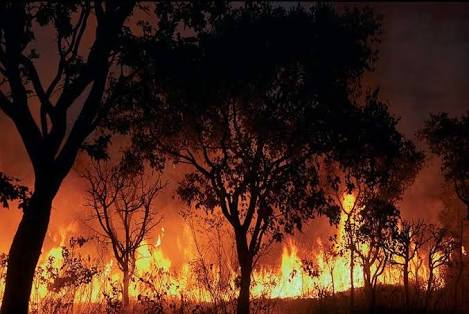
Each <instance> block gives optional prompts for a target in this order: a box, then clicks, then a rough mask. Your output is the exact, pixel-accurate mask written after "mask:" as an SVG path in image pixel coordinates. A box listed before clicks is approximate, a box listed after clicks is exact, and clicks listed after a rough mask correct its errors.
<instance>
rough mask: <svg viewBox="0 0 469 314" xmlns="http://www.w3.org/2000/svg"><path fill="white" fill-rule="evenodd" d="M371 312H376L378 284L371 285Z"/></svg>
mask: <svg viewBox="0 0 469 314" xmlns="http://www.w3.org/2000/svg"><path fill="white" fill-rule="evenodd" d="M370 292H371V299H370V313H374V312H375V308H376V285H374V286H372V287H371V291H370Z"/></svg>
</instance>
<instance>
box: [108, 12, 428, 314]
mask: <svg viewBox="0 0 469 314" xmlns="http://www.w3.org/2000/svg"><path fill="white" fill-rule="evenodd" d="M220 10H221V11H216V12H215V13H214V12H212V13H211V14H208V15H207V16H205V19H203V20H202V21H206V23H202V22H201V23H200V24H201V26H200V31H199V32H198V33H197V34H196V35H195V36H192V35H187V36H180V37H177V38H175V39H174V38H173V40H174V43H173V44H171V45H167V46H164V47H163V46H162V45H161V44H160V43H158V36H156V35H152V31H151V29H149V30H148V36H147V40H146V41H143V42H142V41H139V42H135V43H134V44H135V46H134V47H133V48H132V49H129V56H128V57H127V62H129V64H130V65H131V66H132V67H134V68H136V69H139V71H140V73H141V75H140V76H139V77H141V78H144V80H140V82H136V83H135V86H139V88H140V90H141V94H140V95H141V97H136V98H132V99H130V101H129V99H125V101H121V102H120V105H121V106H120V107H118V109H117V110H116V114H115V115H113V116H111V117H112V119H111V120H110V121H109V124H108V127H109V128H110V129H112V130H118V131H120V132H124V133H126V134H131V135H132V137H133V147H132V153H134V154H136V155H138V156H140V157H141V158H142V159H148V160H149V161H150V162H152V163H153V164H155V165H161V161H162V160H163V158H164V157H167V158H170V159H172V160H173V161H174V162H179V163H184V164H188V165H190V166H191V167H192V169H193V171H192V172H190V173H189V174H187V175H186V176H185V179H184V180H183V181H182V182H181V183H180V186H179V189H178V194H179V196H180V197H181V198H182V199H183V200H184V201H186V202H187V203H188V205H189V206H193V207H195V208H197V209H203V210H206V211H208V212H211V211H214V210H220V212H221V213H222V214H223V215H224V217H225V218H226V220H227V221H228V222H229V224H230V225H231V226H232V228H233V232H234V235H235V240H236V249H237V257H238V262H239V267H240V276H239V286H240V292H239V297H238V305H237V306H238V313H248V312H249V310H250V309H249V297H250V284H251V273H252V271H253V268H254V266H255V262H256V260H257V258H258V254H259V252H260V251H261V250H262V248H263V247H264V246H265V245H268V244H270V243H271V242H272V241H274V240H280V239H282V235H283V234H284V233H291V232H293V231H294V229H295V228H298V229H300V228H301V226H302V224H303V223H304V221H306V220H307V219H310V218H313V217H315V216H316V215H319V214H325V215H327V216H329V217H330V218H331V219H332V220H336V219H337V214H338V207H337V204H335V202H334V200H333V197H332V195H329V194H327V193H326V191H325V189H324V186H326V182H329V181H334V182H336V185H335V187H337V181H336V180H334V179H333V177H335V174H333V173H325V172H324V171H322V170H321V169H322V166H324V165H325V164H326V163H337V164H338V165H340V166H339V167H340V168H341V169H348V168H350V167H354V168H355V169H356V171H357V173H358V174H359V176H360V179H362V180H364V182H367V183H370V184H371V183H372V182H374V181H379V182H382V181H384V180H387V181H390V182H391V183H392V182H393V181H392V180H393V179H394V177H392V176H390V175H389V173H388V170H387V168H386V167H389V166H391V165H395V166H394V168H397V169H400V170H403V169H404V168H405V167H406V166H408V165H409V164H408V163H405V162H404V163H402V164H396V160H397V158H398V157H402V152H403V151H406V150H407V151H410V152H411V154H414V155H418V153H416V152H415V148H414V147H413V145H412V144H411V143H410V142H408V141H406V140H405V139H404V138H403V137H402V135H401V134H399V133H398V132H397V131H396V123H397V120H396V119H395V118H393V117H391V116H390V115H389V112H388V111H387V107H386V106H385V105H384V104H383V103H381V102H380V101H379V99H378V91H375V92H374V93H371V94H369V95H368V96H367V97H364V98H365V99H364V104H363V105H362V106H358V104H359V103H360V101H359V98H358V97H357V96H358V95H359V91H360V78H361V75H362V74H363V73H364V71H366V70H368V69H370V68H371V66H372V63H373V61H374V60H375V57H376V51H375V48H374V47H373V43H374V42H375V41H376V40H377V36H378V35H379V31H380V24H379V22H378V21H377V19H376V17H375V16H374V15H373V14H372V12H370V11H369V10H352V11H347V12H345V13H341V14H339V13H337V12H335V11H334V10H333V9H331V7H329V6H324V5H317V6H312V8H311V9H308V10H307V9H304V8H301V7H297V8H294V9H291V10H285V9H283V8H274V7H272V6H270V5H268V4H261V5H254V4H246V6H242V7H240V8H226V7H225V8H223V9H220ZM220 12H222V13H223V14H222V13H220ZM220 16H223V18H222V19H221V18H220ZM199 22H200V21H199ZM340 51H347V52H348V53H346V54H342V53H341V52H340ZM142 52H144V53H142ZM161 54H163V55H170V56H172V58H173V59H172V60H171V59H170V58H168V59H165V61H166V62H165V63H162V62H161V60H162V59H160V58H158V56H159V55H161ZM135 56H138V58H137V57H135ZM142 95H143V96H142ZM142 104H146V105H145V106H144V108H145V109H143V110H136V108H137V106H141V105H142ZM129 117H131V118H130V119H132V120H133V123H129V122H128V121H129ZM162 117H164V119H163V120H162V119H161V118H162ZM418 156H420V155H418ZM414 166H415V165H414ZM405 170H406V171H407V170H409V169H407V168H405ZM411 170H412V169H411ZM416 170H418V166H415V171H416ZM415 171H414V170H412V171H410V172H409V173H410V174H411V175H412V174H414V173H415ZM390 186H391V187H393V188H401V186H400V185H399V186H396V185H392V184H390Z"/></svg>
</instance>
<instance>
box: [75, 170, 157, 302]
mask: <svg viewBox="0 0 469 314" xmlns="http://www.w3.org/2000/svg"><path fill="white" fill-rule="evenodd" d="M127 168H128V167H125V166H123V165H122V164H119V165H114V166H113V165H111V164H110V163H109V162H94V163H93V164H92V167H91V169H89V170H86V171H85V172H84V174H83V177H84V178H85V179H86V181H87V182H88V196H89V200H88V204H87V206H88V207H90V208H92V209H93V210H94V212H95V217H94V218H95V219H96V220H97V221H98V223H99V227H100V229H101V232H99V234H100V235H101V236H103V237H104V238H105V239H106V240H107V241H109V242H110V245H111V248H112V252H113V254H114V258H115V259H116V261H117V265H118V266H119V269H120V270H121V271H122V274H123V279H122V287H123V289H122V304H123V307H124V308H127V306H128V305H129V283H130V280H131V278H132V276H133V275H134V271H135V261H136V255H135V254H136V252H137V250H138V248H139V247H140V246H141V245H142V242H143V240H145V239H146V238H147V237H148V236H149V234H150V232H151V230H152V229H153V228H154V227H155V226H156V225H157V224H158V223H159V222H160V220H155V209H154V208H153V202H154V198H155V197H156V195H157V193H158V192H159V191H160V190H161V188H162V185H161V181H160V179H159V178H157V179H156V181H154V182H152V183H148V180H151V179H152V178H150V179H148V178H145V173H144V172H143V170H140V171H129V169H127Z"/></svg>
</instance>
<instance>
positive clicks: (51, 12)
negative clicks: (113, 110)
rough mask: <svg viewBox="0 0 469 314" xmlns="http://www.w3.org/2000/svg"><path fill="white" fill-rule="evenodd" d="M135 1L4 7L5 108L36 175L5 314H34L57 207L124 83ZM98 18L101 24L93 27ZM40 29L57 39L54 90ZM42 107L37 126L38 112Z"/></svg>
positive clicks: (0, 28) (0, 41)
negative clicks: (39, 47)
mask: <svg viewBox="0 0 469 314" xmlns="http://www.w3.org/2000/svg"><path fill="white" fill-rule="evenodd" d="M134 2H135V1H119V2H116V1H106V2H90V1H82V2H67V3H63V2H51V3H29V2H28V3H27V2H25V1H3V2H2V3H1V4H0V84H1V86H0V87H1V92H0V109H1V110H2V111H3V113H4V114H6V115H7V116H8V117H9V118H10V119H11V120H12V121H13V122H14V124H15V126H16V128H17V130H18V132H19V134H20V136H21V139H22V141H23V144H24V146H25V148H26V151H27V153H28V156H29V158H30V160H31V163H32V166H33V170H34V189H33V192H32V195H31V198H30V200H29V202H28V204H27V206H25V208H24V210H23V217H22V219H21V222H20V224H19V226H18V229H17V232H16V234H15V237H14V240H13V243H12V246H11V248H10V252H9V262H8V265H9V267H8V271H7V278H6V286H5V294H4V298H3V302H2V313H26V312H27V309H28V300H29V295H30V292H31V284H32V279H33V275H34V269H35V267H36V264H37V261H38V258H39V255H40V253H41V248H42V244H43V241H44V237H45V234H46V231H47V227H48V224H49V217H50V211H51V206H52V201H53V199H54V197H55V195H56V194H57V191H58V190H59V187H60V185H61V183H62V181H63V179H64V178H65V176H66V175H67V174H68V172H69V171H70V169H71V167H72V165H73V162H74V160H75V158H76V156H77V153H78V151H79V150H80V148H81V146H82V144H83V143H84V141H85V139H86V138H87V137H88V135H89V134H90V133H91V132H92V131H93V130H94V128H95V126H96V124H97V122H98V120H99V118H100V117H101V116H102V115H105V114H106V111H107V109H108V108H109V106H111V105H112V101H111V99H110V98H112V97H105V95H110V94H111V93H106V89H107V87H109V86H110V85H116V84H117V85H118V82H120V81H121V80H120V79H119V80H118V79H115V80H111V79H110V77H111V76H115V75H113V73H110V72H111V71H110V69H111V64H113V63H114V61H116V58H115V57H116V56H117V54H116V48H118V47H119V45H118V43H119V38H120V35H121V34H122V31H123V24H124V21H125V20H126V18H127V17H128V16H129V15H130V14H131V12H132V9H133V7H134ZM92 17H93V18H94V19H95V21H96V23H89V20H90V19H91V18H92ZM41 26H46V27H51V28H52V29H53V30H54V31H55V34H56V44H57V45H56V51H55V52H56V54H57V55H58V65H57V71H56V73H55V75H54V77H53V78H52V80H51V81H50V83H49V84H48V85H47V86H46V85H44V81H45V80H44V79H43V77H42V75H41V74H42V73H40V72H39V71H38V67H37V66H36V63H35V59H37V58H39V55H38V53H37V51H36V50H35V49H34V43H35V36H34V34H35V31H36V30H37V29H38V28H39V27H41ZM93 29H94V31H93ZM85 36H90V37H91V38H93V42H92V44H91V47H89V48H90V49H89V50H88V51H89V52H88V54H87V55H86V56H85V55H82V54H81V53H82V51H83V50H85V51H86V50H87V49H86V47H84V43H83V42H84V40H83V39H84V38H85ZM51 51H53V49H51ZM48 57H49V56H48ZM118 75H119V73H117V76H118ZM124 77H125V76H124V75H122V76H121V79H123V78H124ZM31 96H34V97H31ZM36 100H38V103H39V117H38V120H39V122H38V123H36V121H35V118H34V115H35V114H33V112H32V109H31V108H32V103H33V102H35V101H36ZM77 101H79V102H81V101H82V104H83V105H82V106H81V107H80V108H79V109H77V111H78V115H77V117H76V119H75V120H73V121H72V120H69V118H68V114H69V111H70V108H72V107H75V106H73V105H74V104H75V103H76V102H77Z"/></svg>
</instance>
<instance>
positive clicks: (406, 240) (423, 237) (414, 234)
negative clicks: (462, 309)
mask: <svg viewBox="0 0 469 314" xmlns="http://www.w3.org/2000/svg"><path fill="white" fill-rule="evenodd" d="M425 229H426V225H425V224H424V223H423V221H421V220H418V221H416V222H411V221H407V220H403V219H402V218H401V219H400V226H399V228H398V230H396V231H395V232H394V233H393V239H392V242H391V243H390V246H389V250H390V252H391V254H392V257H393V258H392V259H391V263H392V264H395V265H399V266H400V267H402V275H403V278H404V293H405V304H406V308H407V310H408V309H409V306H410V299H409V267H410V262H411V261H412V260H413V259H414V258H415V257H416V256H417V255H418V253H419V252H420V249H421V248H422V246H423V245H425V243H426V242H427V240H428V239H427V232H426V230H425ZM416 276H417V274H416Z"/></svg>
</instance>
